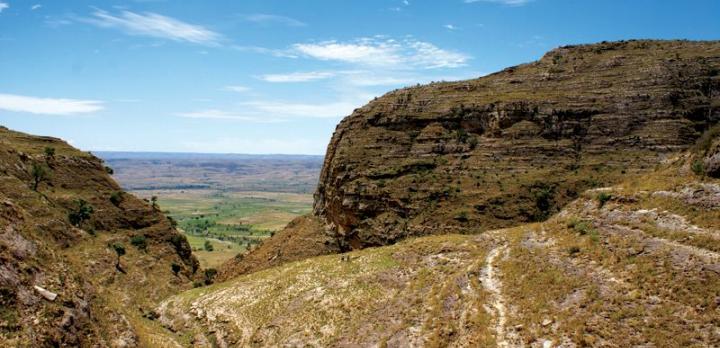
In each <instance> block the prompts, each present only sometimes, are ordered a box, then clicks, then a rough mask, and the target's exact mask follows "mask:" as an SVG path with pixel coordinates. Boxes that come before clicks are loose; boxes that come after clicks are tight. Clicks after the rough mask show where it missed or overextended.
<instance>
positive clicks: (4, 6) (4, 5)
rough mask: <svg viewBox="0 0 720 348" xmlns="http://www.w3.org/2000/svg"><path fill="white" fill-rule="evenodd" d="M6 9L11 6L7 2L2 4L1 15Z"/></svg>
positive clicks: (0, 3) (0, 5)
mask: <svg viewBox="0 0 720 348" xmlns="http://www.w3.org/2000/svg"><path fill="white" fill-rule="evenodd" d="M6 8H10V5H8V3H7V2H0V13H2V11H3V10H4V9H6Z"/></svg>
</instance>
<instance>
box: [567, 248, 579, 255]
mask: <svg viewBox="0 0 720 348" xmlns="http://www.w3.org/2000/svg"><path fill="white" fill-rule="evenodd" d="M579 252H580V248H578V247H576V246H573V247H570V248H568V254H569V255H570V256H573V255H575V254H577V253H579Z"/></svg>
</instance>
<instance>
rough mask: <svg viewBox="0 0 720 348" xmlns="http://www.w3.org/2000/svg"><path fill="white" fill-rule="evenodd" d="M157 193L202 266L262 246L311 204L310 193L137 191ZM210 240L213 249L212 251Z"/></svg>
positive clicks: (304, 211) (164, 209)
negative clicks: (206, 243)
mask: <svg viewBox="0 0 720 348" xmlns="http://www.w3.org/2000/svg"><path fill="white" fill-rule="evenodd" d="M137 193H140V194H143V195H145V197H148V198H150V201H151V202H152V197H153V196H156V197H157V201H156V202H157V205H158V207H162V210H163V211H165V212H166V214H168V217H169V219H170V221H171V224H175V226H176V227H177V228H178V230H180V231H181V232H183V233H184V234H185V235H186V236H187V238H188V241H189V242H190V245H191V247H192V249H193V253H194V254H195V255H197V257H198V259H199V260H200V263H201V265H202V266H203V267H217V266H219V265H220V264H222V263H223V262H224V261H226V260H228V259H230V258H232V257H234V256H235V255H237V254H238V253H242V252H245V251H246V250H249V249H250V248H251V247H253V246H256V245H259V244H260V243H261V242H262V241H263V240H264V239H265V238H268V237H270V236H271V235H272V234H273V233H274V232H276V231H279V230H281V229H282V228H283V227H285V225H287V223H288V222H290V221H291V220H292V219H293V218H295V217H297V216H300V215H303V214H307V213H309V212H310V210H311V207H312V196H311V195H309V194H297V193H281V192H223V191H211V190H161V191H140V192H137ZM206 241H209V243H210V244H209V245H210V246H211V248H212V251H207V250H206V248H205V242H206Z"/></svg>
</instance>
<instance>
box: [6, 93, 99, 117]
mask: <svg viewBox="0 0 720 348" xmlns="http://www.w3.org/2000/svg"><path fill="white" fill-rule="evenodd" d="M102 109H104V107H103V102H101V101H97V100H77V99H55V98H38V97H28V96H22V95H15V94H0V110H7V111H13V112H28V113H33V114H43V115H75V114H85V113H92V112H96V111H100V110H102Z"/></svg>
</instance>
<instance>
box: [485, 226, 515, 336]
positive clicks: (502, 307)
mask: <svg viewBox="0 0 720 348" xmlns="http://www.w3.org/2000/svg"><path fill="white" fill-rule="evenodd" d="M502 243H503V244H502V245H501V246H497V247H495V248H494V249H492V250H491V251H490V253H488V256H487V258H486V259H485V265H486V266H485V269H484V271H483V273H482V275H481V276H480V282H481V283H482V284H483V286H484V287H485V289H486V290H487V291H488V292H490V294H491V295H492V299H491V301H492V302H491V305H492V308H493V312H494V316H495V333H496V342H497V346H498V347H502V348H509V347H518V346H519V345H518V344H517V342H518V340H517V337H516V335H515V334H514V332H513V331H512V330H510V329H509V328H508V327H507V305H506V303H507V300H506V299H505V297H504V296H503V292H502V280H501V279H500V276H501V273H500V269H499V267H498V266H497V264H496V259H497V257H498V256H500V255H504V254H506V253H507V251H508V249H507V244H506V242H505V241H504V240H503V241H502Z"/></svg>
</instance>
